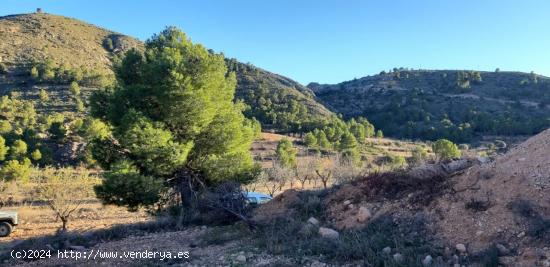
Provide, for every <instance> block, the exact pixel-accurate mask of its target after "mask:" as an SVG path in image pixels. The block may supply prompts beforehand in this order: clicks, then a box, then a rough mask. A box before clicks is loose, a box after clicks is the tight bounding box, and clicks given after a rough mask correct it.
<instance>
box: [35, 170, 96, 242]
mask: <svg viewBox="0 0 550 267" xmlns="http://www.w3.org/2000/svg"><path fill="white" fill-rule="evenodd" d="M36 182H37V183H38V190H37V197H38V198H39V199H42V200H44V201H46V203H47V204H48V206H49V207H50V209H52V210H53V211H54V213H55V216H56V218H58V219H60V220H61V222H62V226H61V230H63V231H66V230H67V224H68V222H69V219H70V218H71V217H72V216H73V214H74V213H75V212H78V211H80V210H81V209H82V204H84V203H85V202H86V201H87V200H88V199H90V198H92V197H94V194H93V189H92V188H93V185H94V184H97V183H98V182H99V179H98V178H97V177H96V176H94V175H91V174H90V173H89V171H87V170H85V169H69V168H63V169H55V168H51V167H48V168H45V169H44V170H42V171H40V172H38V177H37V181H36Z"/></svg>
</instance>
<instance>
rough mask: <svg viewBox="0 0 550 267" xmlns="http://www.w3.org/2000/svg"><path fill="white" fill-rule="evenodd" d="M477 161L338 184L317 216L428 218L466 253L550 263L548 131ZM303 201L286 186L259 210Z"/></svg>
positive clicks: (332, 222) (288, 208)
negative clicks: (482, 160)
mask: <svg viewBox="0 0 550 267" xmlns="http://www.w3.org/2000/svg"><path fill="white" fill-rule="evenodd" d="M471 165H472V162H471V161H466V162H464V161H463V162H460V161H459V162H451V163H447V164H443V165H431V166H430V165H427V166H423V167H421V168H416V169H413V170H409V171H407V172H392V173H380V174H373V175H369V176H368V177H365V178H362V179H358V180H356V181H353V182H351V183H348V184H344V185H341V186H336V187H333V188H331V189H329V190H328V191H327V192H324V194H323V195H322V196H321V201H322V203H323V211H324V212H323V216H322V218H318V219H320V220H321V223H322V224H323V225H326V226H330V227H333V228H335V229H339V230H344V229H350V228H354V229H357V228H361V227H365V226H367V225H368V224H369V222H371V221H373V220H375V219H376V218H380V217H382V216H388V215H389V216H392V217H394V218H399V217H412V218H419V217H422V218H423V219H425V220H426V222H428V223H427V225H428V227H430V228H431V230H432V231H433V232H434V233H435V235H437V236H436V237H435V238H436V239H438V240H442V241H443V243H444V244H445V246H447V247H449V248H451V249H450V250H451V251H455V246H456V247H460V248H461V249H460V250H462V248H464V249H465V251H462V253H461V254H462V255H471V256H472V257H474V256H475V255H481V254H483V253H485V254H487V253H488V251H497V250H498V252H497V253H496V254H498V256H499V258H498V260H499V261H500V262H501V263H502V264H505V265H512V266H514V265H515V266H518V265H522V266H534V265H535V264H542V263H544V264H546V263H549V264H550V249H548V247H550V129H549V130H546V131H544V132H542V133H540V134H539V135H537V136H534V137H532V138H530V139H529V140H527V141H526V142H524V143H522V144H520V145H518V146H517V147H514V148H512V149H511V150H510V151H508V152H507V153H506V154H504V155H500V156H498V157H497V158H496V159H495V160H494V161H492V162H488V163H483V164H482V163H479V162H478V163H475V164H473V166H471ZM470 166H471V167H470ZM303 199H304V198H300V197H299V193H298V192H296V191H287V192H285V193H283V194H281V195H279V196H278V197H277V198H276V199H275V200H274V201H272V202H271V203H268V204H267V205H265V206H263V207H260V209H258V211H257V214H261V215H262V216H263V217H261V218H262V219H263V220H266V219H268V218H271V219H273V218H276V217H278V216H286V217H289V216H293V213H296V212H298V211H297V210H296V209H295V208H294V207H297V206H300V203H299V202H300V201H304V200H303ZM257 217H258V216H257ZM258 218H260V217H258ZM296 218H300V216H296ZM402 227H406V226H402ZM458 245H459V246H458ZM457 250H458V249H457Z"/></svg>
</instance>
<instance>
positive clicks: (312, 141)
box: [304, 133, 317, 147]
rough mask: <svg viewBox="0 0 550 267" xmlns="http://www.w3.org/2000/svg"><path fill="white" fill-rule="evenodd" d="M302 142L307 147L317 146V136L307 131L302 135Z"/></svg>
mask: <svg viewBox="0 0 550 267" xmlns="http://www.w3.org/2000/svg"><path fill="white" fill-rule="evenodd" d="M304 143H305V144H306V146H307V147H315V146H317V137H315V135H314V134H313V133H307V134H306V136H305V137H304Z"/></svg>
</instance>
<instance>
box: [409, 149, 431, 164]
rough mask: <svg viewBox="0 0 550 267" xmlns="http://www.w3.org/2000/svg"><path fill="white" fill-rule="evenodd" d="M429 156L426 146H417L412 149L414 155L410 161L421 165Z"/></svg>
mask: <svg viewBox="0 0 550 267" xmlns="http://www.w3.org/2000/svg"><path fill="white" fill-rule="evenodd" d="M427 158H428V152H427V151H426V150H425V149H424V148H422V147H420V146H417V147H415V148H414V149H413V150H412V156H411V159H410V161H411V164H412V165H420V164H422V163H424V161H426V159H427Z"/></svg>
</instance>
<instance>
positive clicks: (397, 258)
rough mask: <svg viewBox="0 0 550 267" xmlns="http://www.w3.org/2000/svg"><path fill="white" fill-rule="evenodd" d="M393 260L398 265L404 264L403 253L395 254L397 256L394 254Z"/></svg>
mask: <svg viewBox="0 0 550 267" xmlns="http://www.w3.org/2000/svg"><path fill="white" fill-rule="evenodd" d="M393 260H394V261H395V262H396V263H402V262H403V255H401V253H395V254H393Z"/></svg>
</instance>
